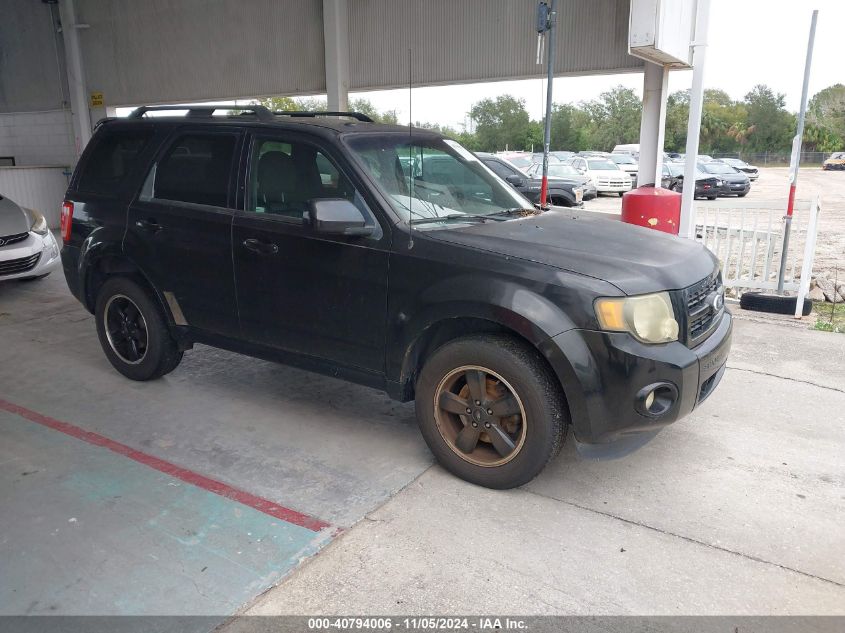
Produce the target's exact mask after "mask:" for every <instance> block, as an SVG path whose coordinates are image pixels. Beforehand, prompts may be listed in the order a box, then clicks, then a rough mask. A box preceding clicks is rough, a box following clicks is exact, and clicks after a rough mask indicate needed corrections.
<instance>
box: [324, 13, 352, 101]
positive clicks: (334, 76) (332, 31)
mask: <svg viewBox="0 0 845 633" xmlns="http://www.w3.org/2000/svg"><path fill="white" fill-rule="evenodd" d="M323 42H324V45H325V46H324V47H325V59H326V99H327V102H328V109H329V110H330V111H340V112H345V111H347V110H348V109H349V7H348V5H347V1H346V0H323Z"/></svg>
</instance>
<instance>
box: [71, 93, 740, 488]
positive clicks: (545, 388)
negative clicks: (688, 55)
mask: <svg viewBox="0 0 845 633" xmlns="http://www.w3.org/2000/svg"><path fill="white" fill-rule="evenodd" d="M162 109H165V110H166V109H167V108H163V107H158V108H152V107H142V108H139V109H137V110H135V111H134V112H133V113H132V114H131V115H130V116H129V117H128V118H126V119H107V120H104V121H102V122H101V123H100V124H99V125H98V126H97V129H96V133H95V134H94V137H93V139H92V140H91V142H90V143H89V145H88V147H87V148H86V149H85V152H84V154H83V156H82V157H81V159H80V161H79V164H78V166H77V168H76V170H75V173H74V175H73V177H72V179H71V182H70V186H69V188H68V191H67V195H66V199H65V202H64V204H63V208H62V225H61V229H62V237H63V241H64V248H63V250H62V264H63V267H64V271H65V275H66V278H67V283H68V286H69V287H70V290H71V291H72V293H73V294H74V295H75V296H76V297H77V298H78V299H79V301H81V302H82V303H83V305H84V306H85V307H86V308H87V309H88V310H89V311H90V312H92V313H93V314H94V315H95V322H96V328H97V333H98V335H99V339H100V343H101V344H102V347H103V350H104V352H105V355H106V357H107V358H108V360H109V361H110V362H111V364H112V365H113V366H114V367H115V368H116V369H117V370H118V371H119V372H121V373H122V374H124V375H125V376H127V377H128V378H131V379H133V380H151V379H154V378H158V377H160V376H163V375H164V374H167V373H168V372H170V371H173V370H174V369H175V368H176V367H177V365H178V364H179V361H180V360H181V358H182V354H183V352H185V351H186V350H189V349H190V348H191V347H192V345H193V344H194V343H204V344H208V345H213V346H217V347H221V348H225V349H229V350H234V351H237V352H240V353H244V354H248V355H252V356H255V357H260V358H265V359H272V360H277V361H280V362H284V363H288V364H291V365H295V366H298V367H301V368H304V369H308V370H311V371H316V372H321V373H324V374H328V375H331V376H338V377H341V378H344V379H346V380H349V381H353V382H356V383H360V384H363V385H368V386H370V387H376V388H379V389H383V390H385V391H386V392H387V393H388V394H390V396H392V397H393V398H395V399H397V400H400V401H409V400H412V399H413V400H415V401H416V413H417V418H418V420H419V426H420V430H421V432H422V435H423V436H424V438H425V440H426V442H427V443H428V445H429V447H430V448H431V450H432V452H433V453H434V455H435V456H436V457H437V459H438V460H439V461H440V463H441V464H443V466H445V467H446V468H447V469H449V470H450V471H451V472H453V473H455V474H456V475H458V476H460V477H462V478H464V479H467V480H469V481H472V482H475V483H477V484H481V485H483V486H489V487H493V488H509V487H513V486H518V485H520V484H523V483H525V482H527V481H529V480H530V479H532V478H533V477H534V476H536V475H537V474H538V473H539V472H540V471H541V470H542V469H543V467H544V466H545V465H546V464H547V463H548V462H549V460H550V459H551V458H552V457H553V456H554V455H555V454H556V453H557V452H558V450H559V449H560V447H561V444H562V442H563V440H564V437H565V436H566V434H567V432H568V429H569V427H572V428H571V431H572V434H573V435H574V439H575V442H576V443H577V447H578V449H579V450H580V451H581V452H582V453H583V454H586V455H589V456H594V457H602V456H613V455H620V454H624V453H626V452H628V451H631V450H633V449H634V448H636V447H638V446H639V445H641V444H643V443H645V442H646V441H647V440H648V439H650V438H651V437H653V436H654V435H655V434H656V433H657V432H658V431H659V430H660V429H661V428H662V427H664V426H666V425H667V424H670V423H672V422H674V421H676V420H678V419H679V418H681V417H683V416H684V415H686V414H688V413H690V412H691V411H692V410H693V409H694V408H695V407H696V406H698V405H699V404H700V403H701V402H702V401H703V400H704V399H705V398H707V397H708V396H709V395H710V394H711V393H712V392H713V390H714V388H715V387H716V385H717V384H718V382H719V380H720V378H721V377H722V374H723V373H724V370H725V361H726V358H727V354H728V350H729V347H730V340H731V316H730V314H729V313H728V312H726V310H725V309H724V300H723V289H722V285H721V277H720V274H719V267H718V262H717V260H716V259H715V258H714V257H713V256H712V255H711V254H710V253H709V252H708V251H707V250H705V249H704V247H703V246H701V245H699V244H696V243H693V242H690V241H687V240H682V239H679V238H676V237H673V236H669V235H666V234H663V233H660V232H657V231H650V230H648V229H644V228H640V227H633V226H629V225H626V224H623V223H621V222H616V221H611V220H607V219H604V218H598V219H594V218H592V217H587V215H586V214H581V213H577V212H564V211H547V212H543V213H541V212H540V211H538V210H537V209H535V208H533V207H532V206H531V204H530V203H529V202H528V201H527V200H526V199H525V198H524V197H522V195H521V194H519V193H518V192H517V191H515V190H514V189H513V188H512V187H510V186H509V185H508V184H507V183H505V182H504V181H503V180H501V179H500V178H499V177H497V176H496V175H495V174H494V173H493V172H492V171H490V170H489V169H488V168H487V167H486V166H485V165H484V164H483V163H482V162H481V161H480V160H479V159H478V158H477V157H476V156H475V155H474V154H472V153H471V152H469V151H467V150H466V149H464V148H463V147H461V146H460V145H459V144H458V143H456V142H455V141H453V140H450V139H448V138H444V137H443V136H441V135H439V134H437V133H434V132H431V131H427V130H422V129H409V128H406V127H398V126H388V125H377V124H375V123H372V122H371V121H370V120H369V119H367V117H365V116H363V115H359V114H354V113H351V114H344V113H335V114H334V115H325V114H315V113H273V112H270V111H269V110H267V109H265V108H262V107H250V108H247V109H241V110H239V111H238V113H235V112H234V111H232V110H231V108H229V113H228V114H215V113H216V112H218V111H220V112H222V109H221V108H215V107H214V106H207V107H194V108H190V110H189V111H188V112H187V114H185V115H184V116H173V113H170V112H165V113H164V114H165V116H147V114H148V113H149V112H150V111H151V110H162ZM174 109H175V108H174ZM182 109H183V110H184V107H183V108H182ZM159 114H161V113H159ZM280 388H283V387H282V386H280Z"/></svg>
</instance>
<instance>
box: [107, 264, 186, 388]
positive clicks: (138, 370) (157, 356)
mask: <svg viewBox="0 0 845 633" xmlns="http://www.w3.org/2000/svg"><path fill="white" fill-rule="evenodd" d="M94 314H95V318H96V321H97V336H98V337H99V339H100V345H101V346H102V347H103V351H104V352H105V354H106V358H108V359H109V362H110V363H111V364H112V366H113V367H114V368H115V369H116V370H117V371H119V372H120V373H121V374H123V375H124V376H126V377H127V378H130V379H132V380H139V381H144V380H153V379H155V378H160V377H161V376H164V375H165V374H167V373H169V372H171V371H173V370H174V369H176V366H177V365H178V364H179V362H180V361H181V360H182V352H181V351H179V349H178V347H177V345H176V341H174V340H173V338H172V337H171V336H170V332H169V330H168V328H167V323H166V321H165V317H164V314H163V312H162V309H161V307H160V306H159V305H158V304H157V302H156V301H155V299H154V298H153V297H151V296H150V293H148V292H147V291H146V290H145V289H144V288H142V287H141V286H140V285H138V284H137V283H136V282H135V281H133V280H131V279H129V278H127V277H113V278H111V279H108V280H107V281H106V282H105V283H104V284H103V286H102V288H101V289H100V292H99V294H98V295H97V305H96V308H95V311H94Z"/></svg>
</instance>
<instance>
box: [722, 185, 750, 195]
mask: <svg viewBox="0 0 845 633" xmlns="http://www.w3.org/2000/svg"><path fill="white" fill-rule="evenodd" d="M749 191H751V183H750V182H726V183H725V184H724V186H723V187H722V194H721V195H723V196H736V195H739V194H744V193H748V192H749Z"/></svg>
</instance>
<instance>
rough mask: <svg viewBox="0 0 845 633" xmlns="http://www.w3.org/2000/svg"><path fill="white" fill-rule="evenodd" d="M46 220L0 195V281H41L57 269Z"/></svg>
mask: <svg viewBox="0 0 845 633" xmlns="http://www.w3.org/2000/svg"><path fill="white" fill-rule="evenodd" d="M59 261H60V260H59V245H58V244H57V243H56V239H55V238H54V237H53V234H52V233H50V229H49V228H48V227H47V220H45V219H44V216H43V215H41V213H39V212H38V211H35V210H34V209H25V208H23V207H20V206H19V205H17V204H15V202H13V201H12V200H10V199H9V198H6V197H4V196H2V195H0V281H8V280H12V279H26V280H30V279H41V278H43V277H46V276H47V275H49V274H50V272H51V271H52V270H54V269H55V268H56V267H57V266H58V265H59Z"/></svg>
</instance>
